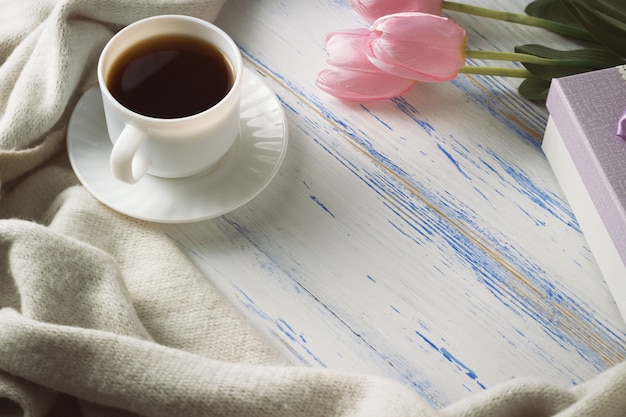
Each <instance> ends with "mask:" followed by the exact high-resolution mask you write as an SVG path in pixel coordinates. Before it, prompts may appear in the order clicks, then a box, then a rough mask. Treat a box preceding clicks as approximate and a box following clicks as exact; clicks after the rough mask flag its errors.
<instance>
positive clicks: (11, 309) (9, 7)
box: [0, 0, 626, 417]
mask: <svg viewBox="0 0 626 417" xmlns="http://www.w3.org/2000/svg"><path fill="white" fill-rule="evenodd" d="M0 5H1V6H2V7H1V8H0V10H2V12H1V14H0V184H1V192H2V194H1V196H0V417H5V416H6V417H8V416H24V417H26V416H28V417H40V416H88V417H91V416H93V417H96V416H133V415H141V416H168V417H170V416H188V417H193V416H230V417H243V416H250V417H252V416H254V417H260V416H268V417H269V416H272V417H276V416H285V417H287V416H289V417H297V416H302V417H314V416H320V417H321V416H325V417H333V416H335V417H347V416H355V417H356V416H359V417H365V416H372V417H384V416H389V417H401V416H455V417H460V416H494V417H495V416H502V417H504V416H506V417H514V416H535V417H543V416H557V415H558V416H603V417H613V416H615V417H617V416H626V395H624V393H626V365H620V366H617V367H615V368H613V369H610V370H608V371H606V372H605V373H604V374H601V375H600V376H598V377H596V378H595V379H593V380H591V381H589V382H587V383H585V384H583V385H580V386H578V387H575V388H572V389H565V388H563V387H557V386H553V385H550V384H547V383H545V382H542V381H539V380H534V379H524V378H520V379H515V380H512V381H510V382H508V383H506V384H503V385H501V386H497V387H494V388H491V389H489V390H486V391H485V392H483V393H481V394H479V395H474V396H471V397H469V398H467V399H466V400H463V401H461V402H459V403H457V404H453V405H451V406H449V407H447V408H444V409H442V410H433V409H432V408H430V407H429V406H428V405H427V404H426V403H425V402H424V401H423V400H422V399H421V398H420V396H419V395H418V394H417V393H416V392H414V391H413V390H412V389H410V388H408V387H405V386H403V385H402V384H400V383H397V382H392V381H388V380H385V379H382V378H379V377H373V376H368V375H356V374H349V373H344V372H337V371H333V370H328V369H314V368H307V367H298V366H292V365H289V364H287V363H286V361H285V360H284V359H283V358H281V357H280V356H279V355H278V354H277V353H276V352H275V351H274V350H272V349H271V348H270V347H269V345H268V344H267V343H266V342H265V341H264V340H263V339H262V338H261V337H260V336H259V335H258V334H257V333H256V332H255V330H254V329H253V328H252V327H251V326H250V325H249V324H248V323H247V322H246V321H245V319H243V318H242V317H240V316H239V315H238V313H237V312H236V311H235V310H234V309H233V308H232V307H231V306H230V305H229V304H228V303H227V302H226V301H225V300H224V299H223V298H222V296H221V295H220V294H219V292H218V291H217V290H216V289H215V288H214V287H213V286H212V285H211V284H210V283H209V282H208V280H207V279H206V278H204V277H203V276H202V275H201V274H200V273H199V272H198V271H197V270H196V269H195V267H194V266H193V265H192V264H191V263H190V261H189V260H188V259H187V258H186V257H185V256H184V255H183V254H182V253H181V252H180V251H179V250H178V248H177V247H176V246H175V245H174V244H173V243H172V242H171V241H170V240H169V239H168V238H167V237H166V236H164V235H163V234H162V233H161V232H160V231H159V229H158V228H157V227H155V226H154V225H152V224H149V223H144V222H140V221H136V220H133V219H131V218H128V217H125V216H123V215H120V214H118V213H116V212H114V211H112V210H110V209H108V208H106V207H104V206H103V205H101V204H100V203H98V202H97V201H96V200H94V198H93V197H92V196H91V195H90V194H89V193H88V192H87V191H86V190H85V189H84V188H82V187H81V186H80V184H79V183H78V181H77V179H76V177H75V176H74V174H73V172H72V170H71V168H70V167H69V163H68V161H67V156H66V151H65V147H64V143H65V135H66V127H67V121H68V118H69V115H70V113H71V111H72V109H73V107H74V105H75V103H76V101H77V99H78V98H79V97H80V95H81V94H82V93H83V92H84V91H85V90H86V89H87V88H88V87H90V86H91V85H93V84H95V64H96V61H97V58H98V55H99V53H100V51H101V49H102V47H103V46H104V44H105V43H106V41H107V40H108V39H109V38H110V37H111V36H112V34H113V33H114V32H115V31H116V30H118V29H119V28H121V27H123V26H124V25H127V24H129V23H131V22H133V21H136V20H138V19H141V18H143V17H147V16H150V15H156V14H163V13H181V14H190V15H194V16H197V17H200V18H203V19H206V20H212V19H214V18H215V16H216V15H217V13H218V12H219V10H220V7H221V5H222V0H171V1H160V0H132V1H131V0H109V1H106V2H104V1H93V0H19V1H18V0H3V1H0Z"/></svg>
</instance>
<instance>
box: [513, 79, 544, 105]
mask: <svg viewBox="0 0 626 417" xmlns="http://www.w3.org/2000/svg"><path fill="white" fill-rule="evenodd" d="M549 90H550V80H544V79H542V78H536V77H530V78H526V79H525V80H524V81H522V83H521V84H520V85H519V87H518V88H517V92H518V93H519V94H520V95H521V96H522V97H526V98H527V99H529V100H545V99H546V97H548V91H549Z"/></svg>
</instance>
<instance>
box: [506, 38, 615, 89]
mask: <svg viewBox="0 0 626 417" xmlns="http://www.w3.org/2000/svg"><path fill="white" fill-rule="evenodd" d="M515 52H520V53H525V54H530V55H535V56H538V57H542V58H549V59H553V60H559V62H555V63H554V64H552V65H540V64H530V63H524V64H523V65H524V67H525V68H526V69H527V70H528V71H530V72H532V73H533V74H534V75H535V76H536V77H538V78H542V79H544V80H550V79H552V78H557V77H565V76H567V75H573V74H580V73H582V72H588V71H594V70H599V69H603V68H609V67H614V66H617V65H620V64H624V63H625V62H626V61H625V60H624V59H622V58H619V57H618V56H616V55H615V54H614V53H612V52H611V51H608V50H606V49H602V48H582V49H576V50H570V51H561V50H558V49H553V48H549V47H547V46H543V45H536V44H529V45H519V46H516V47H515Z"/></svg>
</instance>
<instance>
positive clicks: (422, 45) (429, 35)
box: [366, 13, 466, 82]
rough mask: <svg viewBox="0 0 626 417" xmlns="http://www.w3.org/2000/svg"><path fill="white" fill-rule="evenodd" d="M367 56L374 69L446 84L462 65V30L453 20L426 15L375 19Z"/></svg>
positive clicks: (403, 14)
mask: <svg viewBox="0 0 626 417" xmlns="http://www.w3.org/2000/svg"><path fill="white" fill-rule="evenodd" d="M370 32H371V33H370V38H369V42H368V49H367V52H366V53H367V55H368V58H369V59H370V61H371V63H372V64H374V65H375V66H376V67H377V68H379V69H381V70H383V71H385V72H387V73H389V74H393V75H396V76H398V77H402V78H408V79H411V80H417V81H429V82H432V81H435V82H440V81H448V80H451V79H453V78H455V77H456V76H457V75H458V73H459V70H460V68H461V67H462V66H463V64H464V63H465V41H466V35H465V31H464V30H463V29H462V28H461V27H460V26H459V25H457V24H456V23H455V22H454V21H453V20H450V19H447V18H445V17H441V16H435V15H432V14H427V13H396V14H392V15H388V16H383V17H381V18H379V19H377V20H376V21H375V22H374V23H373V25H372V27H371V29H370Z"/></svg>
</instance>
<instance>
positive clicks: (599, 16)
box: [562, 0, 626, 57]
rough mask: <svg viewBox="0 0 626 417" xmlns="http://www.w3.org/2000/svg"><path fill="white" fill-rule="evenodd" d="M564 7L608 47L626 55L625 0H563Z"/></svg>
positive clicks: (620, 54)
mask: <svg viewBox="0 0 626 417" xmlns="http://www.w3.org/2000/svg"><path fill="white" fill-rule="evenodd" d="M562 2H563V5H564V7H565V8H566V9H567V10H568V11H569V12H570V14H571V15H572V16H573V17H574V18H575V19H576V20H578V21H579V22H580V24H581V25H582V26H583V27H584V28H585V29H587V31H588V32H589V33H591V34H592V35H593V36H594V38H596V39H597V40H598V42H600V43H601V44H602V45H604V46H605V47H606V48H608V49H610V50H611V51H613V52H614V53H616V54H617V55H619V56H621V57H626V3H625V2H624V0H562Z"/></svg>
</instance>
